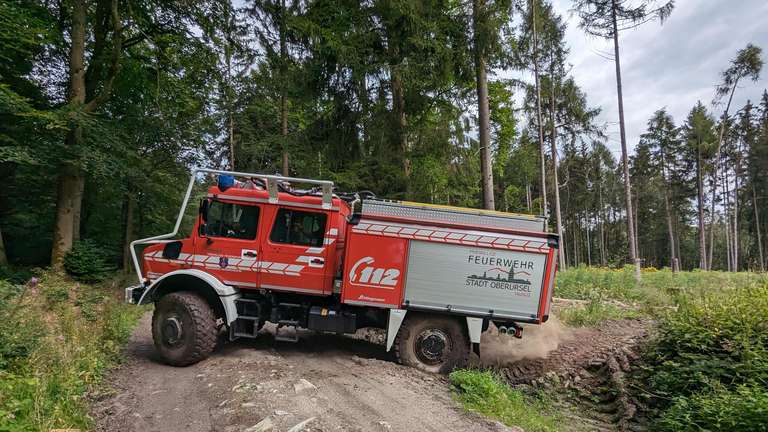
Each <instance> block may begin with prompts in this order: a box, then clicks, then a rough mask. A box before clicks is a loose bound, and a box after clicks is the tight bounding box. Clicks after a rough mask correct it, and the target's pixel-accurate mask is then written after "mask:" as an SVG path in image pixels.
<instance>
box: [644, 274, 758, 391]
mask: <svg viewBox="0 0 768 432" xmlns="http://www.w3.org/2000/svg"><path fill="white" fill-rule="evenodd" d="M767 316H768V285H766V286H762V287H758V288H744V289H740V290H729V291H725V292H720V293H713V294H709V295H705V296H703V297H701V298H693V299H688V300H685V301H681V303H680V306H679V308H678V310H677V311H676V312H675V311H669V312H667V313H666V314H665V315H664V316H663V318H662V319H661V322H660V325H659V332H658V336H657V338H656V339H655V341H654V342H653V344H652V345H651V350H650V351H649V354H648V360H649V363H650V364H651V366H649V367H648V368H647V372H650V378H649V384H650V386H651V389H652V391H653V392H654V393H656V394H659V395H662V396H665V397H676V396H680V395H684V396H685V395H691V394H693V393H696V392H699V391H702V390H710V389H712V388H714V386H717V385H719V384H723V385H726V386H735V385H740V384H752V383H766V382H768V321H766V317H767Z"/></svg>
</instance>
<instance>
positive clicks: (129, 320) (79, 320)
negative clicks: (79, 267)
mask: <svg viewBox="0 0 768 432" xmlns="http://www.w3.org/2000/svg"><path fill="white" fill-rule="evenodd" d="M4 287H5V285H2V284H0V298H5V297H3V295H2V294H3V293H4V292H10V295H9V296H6V297H10V298H9V300H7V301H6V302H4V303H2V305H5V307H4V308H3V309H0V312H1V313H2V315H0V348H2V350H0V351H2V352H0V359H2V360H3V361H4V367H2V368H0V431H6V430H8V431H14V432H20V431H40V430H44V431H47V430H51V429H56V428H61V429H69V428H74V429H81V430H87V429H88V427H89V425H90V422H91V419H90V418H89V417H88V405H87V400H86V399H85V398H84V396H85V394H86V393H87V392H88V391H89V390H90V389H93V388H94V386H96V385H97V384H98V383H99V382H100V380H101V378H102V376H103V374H104V372H105V370H106V369H107V368H108V367H110V366H111V365H113V364H114V363H115V361H118V360H119V357H120V348H121V346H122V345H123V344H124V343H125V342H126V340H127V339H128V336H129V335H130V331H131V328H132V327H133V326H134V325H135V323H136V321H137V320H138V318H139V317H140V315H142V314H143V313H144V312H145V311H146V308H141V307H136V306H130V305H127V304H125V303H123V302H122V298H121V296H120V295H119V294H120V292H116V291H115V290H114V287H110V286H107V285H106V284H102V285H83V284H76V283H73V282H72V281H71V280H69V279H68V278H65V277H62V276H61V275H59V274H56V273H53V272H48V273H43V274H41V275H40V282H39V285H38V286H37V287H34V288H33V287H27V289H26V291H24V293H23V295H22V294H21V291H20V288H19V287H16V288H13V289H10V288H7V287H5V288H4ZM51 293H67V295H66V296H62V295H61V294H51ZM11 296H12V297H11ZM59 297H61V298H59Z"/></svg>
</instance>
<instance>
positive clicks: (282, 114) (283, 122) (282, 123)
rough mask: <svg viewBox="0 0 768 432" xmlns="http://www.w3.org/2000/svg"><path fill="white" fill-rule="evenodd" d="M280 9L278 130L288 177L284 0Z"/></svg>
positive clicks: (283, 170) (283, 165) (284, 171)
mask: <svg viewBox="0 0 768 432" xmlns="http://www.w3.org/2000/svg"><path fill="white" fill-rule="evenodd" d="M280 10H281V13H280V69H281V71H280V75H281V76H280V79H281V80H282V86H281V87H282V88H281V89H280V90H281V94H280V130H281V133H282V136H283V163H282V172H283V175H284V176H286V177H288V176H290V175H291V171H290V169H289V166H288V96H287V90H288V89H287V87H288V83H287V82H286V75H287V69H288V68H287V67H286V66H287V62H288V44H287V42H286V34H285V32H286V30H285V13H286V12H285V0H282V2H281V9H280Z"/></svg>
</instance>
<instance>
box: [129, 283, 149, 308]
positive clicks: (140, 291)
mask: <svg viewBox="0 0 768 432" xmlns="http://www.w3.org/2000/svg"><path fill="white" fill-rule="evenodd" d="M146 290H147V287H145V286H143V285H134V286H130V287H128V288H126V289H125V302H126V303H130V304H139V300H141V296H143V295H144V292H145V291H146Z"/></svg>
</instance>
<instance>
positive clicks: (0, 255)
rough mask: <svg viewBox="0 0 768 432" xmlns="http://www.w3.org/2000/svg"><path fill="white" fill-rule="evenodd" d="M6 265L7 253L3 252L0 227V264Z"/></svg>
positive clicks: (0, 229) (3, 246) (3, 245)
mask: <svg viewBox="0 0 768 432" xmlns="http://www.w3.org/2000/svg"><path fill="white" fill-rule="evenodd" d="M7 265H8V254H6V253H5V242H4V241H3V230H2V228H0V266H7Z"/></svg>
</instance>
